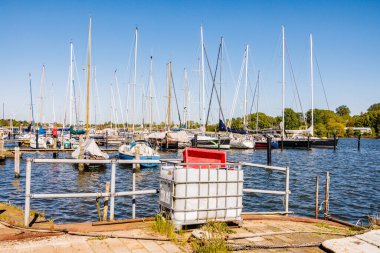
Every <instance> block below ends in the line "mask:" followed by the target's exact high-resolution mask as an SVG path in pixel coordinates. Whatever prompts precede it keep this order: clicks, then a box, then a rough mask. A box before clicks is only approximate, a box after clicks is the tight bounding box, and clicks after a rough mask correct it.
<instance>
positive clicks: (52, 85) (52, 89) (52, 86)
mask: <svg viewBox="0 0 380 253" xmlns="http://www.w3.org/2000/svg"><path fill="white" fill-rule="evenodd" d="M51 93H52V94H51V95H52V98H53V124H55V101H54V83H51Z"/></svg>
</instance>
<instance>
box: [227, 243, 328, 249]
mask: <svg viewBox="0 0 380 253" xmlns="http://www.w3.org/2000/svg"><path fill="white" fill-rule="evenodd" d="M321 244H322V242H312V243H302V244H284V245H253V244H227V248H228V249H229V250H233V251H238V250H250V249H287V248H307V247H319V246H320V245H321Z"/></svg>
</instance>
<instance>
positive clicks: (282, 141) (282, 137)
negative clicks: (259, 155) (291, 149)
mask: <svg viewBox="0 0 380 253" xmlns="http://www.w3.org/2000/svg"><path fill="white" fill-rule="evenodd" d="M282 151H284V136H281V152H282Z"/></svg>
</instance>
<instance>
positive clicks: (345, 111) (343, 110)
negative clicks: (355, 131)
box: [335, 105, 351, 116]
mask: <svg viewBox="0 0 380 253" xmlns="http://www.w3.org/2000/svg"><path fill="white" fill-rule="evenodd" d="M335 112H336V114H337V115H339V116H348V115H350V113H351V111H350V108H348V106H347V105H341V106H339V107H338V108H336V109H335Z"/></svg>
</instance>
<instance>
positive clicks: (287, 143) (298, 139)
mask: <svg viewBox="0 0 380 253" xmlns="http://www.w3.org/2000/svg"><path fill="white" fill-rule="evenodd" d="M280 127H281V139H279V140H278V145H279V147H284V148H310V142H309V140H308V138H307V137H304V136H299V135H294V136H292V137H287V136H286V133H287V132H288V131H286V130H285V28H284V26H282V122H281V124H280ZM296 131H299V130H296Z"/></svg>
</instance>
